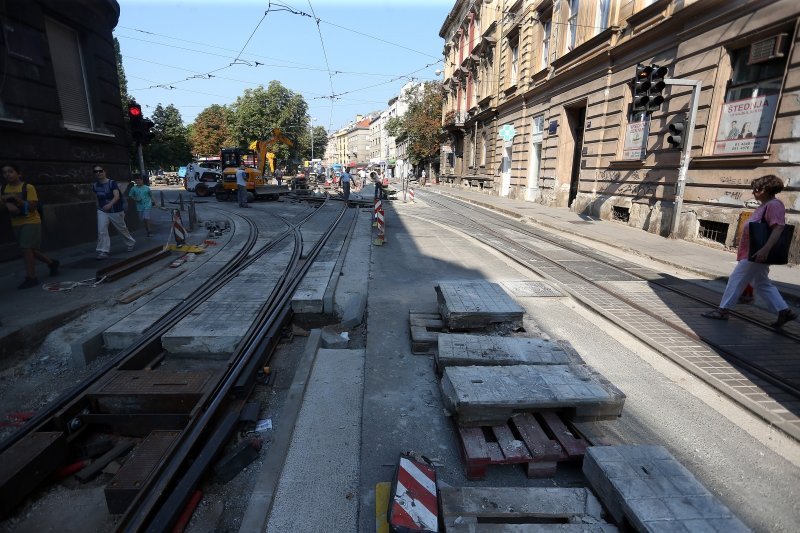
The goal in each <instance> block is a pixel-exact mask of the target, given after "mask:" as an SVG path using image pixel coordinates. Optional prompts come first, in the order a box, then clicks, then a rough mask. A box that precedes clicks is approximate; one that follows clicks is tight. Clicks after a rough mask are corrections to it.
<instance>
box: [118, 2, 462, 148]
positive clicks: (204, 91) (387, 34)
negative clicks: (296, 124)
mask: <svg viewBox="0 0 800 533" xmlns="http://www.w3.org/2000/svg"><path fill="white" fill-rule="evenodd" d="M119 4H120V18H119V22H118V23H117V27H116V29H115V30H114V36H115V37H117V39H118V40H119V43H120V49H121V52H122V63H123V67H124V69H125V75H126V77H127V80H128V92H129V93H130V94H131V96H133V97H134V98H135V99H136V101H137V102H138V103H139V104H141V105H142V108H143V111H144V114H145V115H146V116H149V115H151V114H152V112H153V109H154V108H155V106H156V105H158V104H162V105H164V106H167V105H169V104H173V105H174V106H175V107H177V108H178V110H179V111H180V113H181V117H182V118H183V121H184V123H185V124H190V123H191V122H192V121H193V120H194V118H195V117H196V116H197V114H198V113H200V112H201V111H202V110H203V109H205V108H206V107H208V106H210V105H212V104H231V103H233V102H234V101H235V100H236V98H237V97H238V96H241V95H242V94H243V93H244V91H245V89H248V88H255V87H257V86H258V85H263V86H265V87H266V86H267V85H268V84H269V82H270V81H272V80H278V81H279V82H281V84H282V85H283V86H284V87H286V88H288V89H290V90H292V91H294V92H296V93H299V94H302V95H303V97H304V98H305V100H306V102H307V103H308V106H309V115H310V117H312V118H313V125H314V126H323V127H325V128H326V129H327V130H328V131H329V132H332V131H335V130H337V129H339V128H341V127H342V126H345V125H347V124H349V123H350V122H352V121H353V120H355V116H356V115H357V114H361V115H364V114H367V113H369V112H371V111H380V110H383V109H386V108H387V107H388V101H389V100H390V99H391V98H393V97H394V96H397V95H398V93H399V91H400V88H401V87H402V86H403V85H404V84H405V83H407V82H408V81H410V80H412V79H413V81H417V82H419V81H432V80H435V79H437V74H436V71H437V69H442V49H443V47H444V41H443V40H442V38H440V37H439V30H440V29H441V27H442V24H443V23H444V20H445V18H446V17H447V14H448V13H449V12H450V10H451V9H452V7H453V5H454V4H455V1H454V0H449V1H448V0H391V1H380V0H373V1H369V0H360V1H358V0H349V1H343V2H342V1H333V0H283V1H280V2H268V1H256V0H232V1H226V0H217V1H209V0H186V1H178V0H172V1H163V0H162V1H156V0H119ZM316 21H318V22H316ZM438 78H439V79H441V78H440V77H438Z"/></svg>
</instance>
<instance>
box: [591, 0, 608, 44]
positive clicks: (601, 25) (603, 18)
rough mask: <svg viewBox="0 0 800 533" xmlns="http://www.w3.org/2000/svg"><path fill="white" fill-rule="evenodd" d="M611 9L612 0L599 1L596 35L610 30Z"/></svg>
mask: <svg viewBox="0 0 800 533" xmlns="http://www.w3.org/2000/svg"><path fill="white" fill-rule="evenodd" d="M610 9H611V0H598V1H597V16H596V17H595V22H594V25H595V30H594V32H595V35H597V34H598V33H600V32H602V31H603V30H605V29H606V28H608V15H609V11H610Z"/></svg>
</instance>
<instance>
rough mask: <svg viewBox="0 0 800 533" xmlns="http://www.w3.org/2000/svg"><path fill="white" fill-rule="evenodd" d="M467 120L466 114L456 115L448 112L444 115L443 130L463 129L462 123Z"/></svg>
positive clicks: (453, 112)
mask: <svg viewBox="0 0 800 533" xmlns="http://www.w3.org/2000/svg"><path fill="white" fill-rule="evenodd" d="M466 120H467V114H466V113H456V112H455V111H448V112H447V113H446V114H445V115H444V124H443V126H444V127H445V128H463V127H464V122H465V121H466Z"/></svg>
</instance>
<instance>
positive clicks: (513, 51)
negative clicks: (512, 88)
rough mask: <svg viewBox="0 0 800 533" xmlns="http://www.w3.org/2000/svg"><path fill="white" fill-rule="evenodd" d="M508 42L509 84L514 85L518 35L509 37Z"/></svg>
mask: <svg viewBox="0 0 800 533" xmlns="http://www.w3.org/2000/svg"><path fill="white" fill-rule="evenodd" d="M508 44H509V46H510V47H511V85H515V84H516V83H517V73H518V70H519V35H516V36H514V37H513V38H509V40H508Z"/></svg>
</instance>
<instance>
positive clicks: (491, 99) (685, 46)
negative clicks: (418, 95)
mask: <svg viewBox="0 0 800 533" xmlns="http://www.w3.org/2000/svg"><path fill="white" fill-rule="evenodd" d="M799 17H800V3H798V2H794V1H790V0H778V1H757V0H750V1H744V0H742V1H737V0H728V1H720V0H694V1H692V0H655V1H654V0H592V1H589V0H527V1H526V0H518V1H507V0H493V1H480V0H473V1H467V0H459V1H458V2H456V4H455V5H454V7H453V9H452V10H451V12H450V13H449V15H448V16H447V18H446V20H445V21H444V24H443V25H442V28H441V31H440V36H441V37H442V38H443V39H444V41H445V46H444V54H445V69H444V76H445V79H444V83H445V87H446V89H447V98H446V100H445V104H444V109H443V126H444V128H445V131H446V133H447V135H446V141H445V142H444V143H443V145H442V157H441V162H440V165H441V179H442V180H444V181H446V182H450V183H453V184H455V185H460V186H469V187H478V188H481V189H482V190H484V191H486V192H487V193H488V194H497V195H501V196H508V197H512V198H520V199H526V200H530V201H536V202H541V203H543V204H546V205H553V206H569V207H570V208H571V209H572V210H575V211H578V212H584V213H587V214H591V215H595V216H599V217H602V218H604V219H615V220H618V221H620V222H622V223H625V224H628V225H630V226H635V227H640V228H642V229H645V230H647V231H650V232H653V233H658V234H661V235H665V236H666V235H670V234H674V235H675V236H678V237H682V238H686V239H691V240H699V241H702V242H704V243H708V244H711V245H715V246H728V247H730V246H735V245H736V244H737V243H736V237H737V232H736V230H737V227H738V226H739V224H740V219H741V217H742V216H743V214H744V215H745V216H746V214H748V213H749V209H750V208H752V207H753V206H754V205H755V204H754V203H753V199H752V194H751V192H750V181H751V180H752V179H753V178H756V177H759V176H762V175H764V174H776V175H778V176H779V177H781V178H782V179H783V181H784V183H785V184H786V185H787V190H785V191H784V192H783V193H782V194H781V195H780V196H779V198H780V199H782V200H783V201H784V203H785V204H786V206H787V209H788V213H789V219H790V221H791V220H794V221H796V220H797V218H798V212H799V211H800V194H798V186H799V185H800V166H798V165H799V164H800V143H798V137H800V50H798V46H797V40H798V18H799ZM637 65H641V66H642V67H651V66H659V67H664V69H663V70H664V71H665V76H664V78H663V80H661V79H658V78H655V79H652V80H651V81H652V82H653V83H654V84H657V83H658V82H663V83H664V87H663V88H662V89H661V90H660V92H658V91H656V90H655V89H651V90H650V91H649V93H648V92H647V91H645V93H644V94H645V95H648V94H649V96H650V97H651V99H653V100H655V96H657V94H660V95H661V96H663V98H664V102H663V103H660V105H655V104H653V105H651V109H649V110H647V109H645V110H643V111H638V110H637V109H638V107H639V106H638V105H634V104H635V102H634V90H635V88H634V83H633V80H634V78H635V76H636V72H637ZM648 79H649V78H648ZM637 101H638V99H637ZM691 122H694V130H693V132H691V137H689V133H690V132H689V131H688V130H689V129H691V128H690V127H691V124H690V123H691ZM671 127H672V129H671ZM681 127H684V128H685V131H683V133H682V134H681V135H678V134H677V132H678V131H679V130H680V128H681ZM682 139H683V140H686V139H688V145H689V148H688V149H686V150H682V149H681V147H680V142H679V141H680V140H682ZM676 212H677V213H679V216H677V217H674V214H675V213H676ZM795 239H796V242H795V246H794V262H797V261H798V257H800V251H798V249H799V248H800V246H798V245H797V241H798V240H800V236H798V235H796V236H795Z"/></svg>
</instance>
